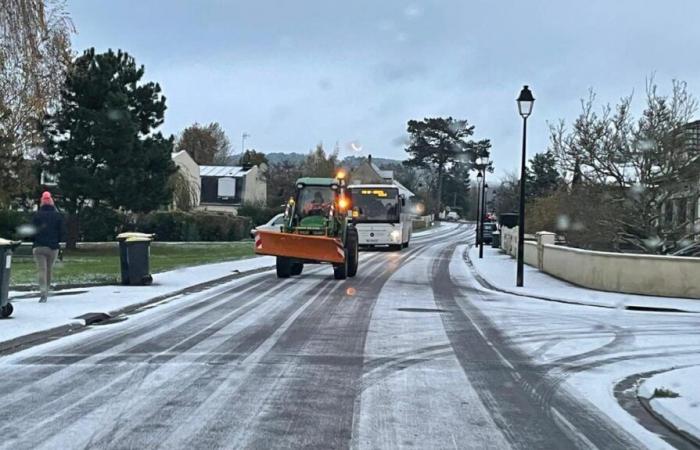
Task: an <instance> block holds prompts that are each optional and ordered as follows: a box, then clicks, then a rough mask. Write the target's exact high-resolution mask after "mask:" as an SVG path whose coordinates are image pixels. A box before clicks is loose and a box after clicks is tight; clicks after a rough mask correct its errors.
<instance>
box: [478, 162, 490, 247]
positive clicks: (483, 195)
mask: <svg viewBox="0 0 700 450" xmlns="http://www.w3.org/2000/svg"><path fill="white" fill-rule="evenodd" d="M488 188H489V185H488V184H486V170H485V169H484V179H483V183H482V184H481V230H480V233H481V241H480V242H479V259H483V257H484V220H485V219H486V189H488Z"/></svg>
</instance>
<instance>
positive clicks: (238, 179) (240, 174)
mask: <svg viewBox="0 0 700 450" xmlns="http://www.w3.org/2000/svg"><path fill="white" fill-rule="evenodd" d="M172 157H173V161H174V162H175V164H177V166H178V169H179V170H181V171H182V172H183V173H184V174H185V176H186V178H187V179H188V180H190V183H192V185H193V187H196V189H195V190H196V191H197V193H198V195H197V202H196V203H195V204H196V209H199V210H205V211H225V212H231V213H233V214H237V212H238V207H240V206H241V205H242V204H243V203H257V204H265V202H266V200H267V182H266V180H265V171H266V169H267V166H266V165H265V164H261V165H259V166H252V167H243V166H200V165H197V163H195V162H194V160H193V159H192V158H191V157H190V156H189V154H187V152H185V151H181V152H178V153H173V155H172Z"/></svg>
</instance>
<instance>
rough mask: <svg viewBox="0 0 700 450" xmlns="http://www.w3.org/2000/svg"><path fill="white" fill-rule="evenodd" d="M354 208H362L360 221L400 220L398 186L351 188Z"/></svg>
mask: <svg viewBox="0 0 700 450" xmlns="http://www.w3.org/2000/svg"><path fill="white" fill-rule="evenodd" d="M350 192H351V193H352V204H353V208H355V207H357V208H359V209H360V211H361V212H360V215H359V216H358V217H357V219H356V220H357V221H358V222H398V221H399V213H400V207H399V190H398V189H396V188H351V189H350Z"/></svg>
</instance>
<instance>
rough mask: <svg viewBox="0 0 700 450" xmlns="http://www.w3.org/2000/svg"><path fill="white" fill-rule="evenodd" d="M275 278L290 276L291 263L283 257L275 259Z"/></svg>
mask: <svg viewBox="0 0 700 450" xmlns="http://www.w3.org/2000/svg"><path fill="white" fill-rule="evenodd" d="M276 265H277V278H289V277H290V275H291V274H292V261H291V260H290V259H289V258H285V257H284V256H278V257H277V264H276Z"/></svg>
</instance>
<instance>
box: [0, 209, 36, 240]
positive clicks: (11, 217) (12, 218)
mask: <svg viewBox="0 0 700 450" xmlns="http://www.w3.org/2000/svg"><path fill="white" fill-rule="evenodd" d="M31 221H32V214H31V213H28V212H24V211H12V210H8V209H3V210H0V238H3V239H17V238H18V237H19V236H17V227H18V226H20V225H24V224H27V223H30V222H31Z"/></svg>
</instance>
